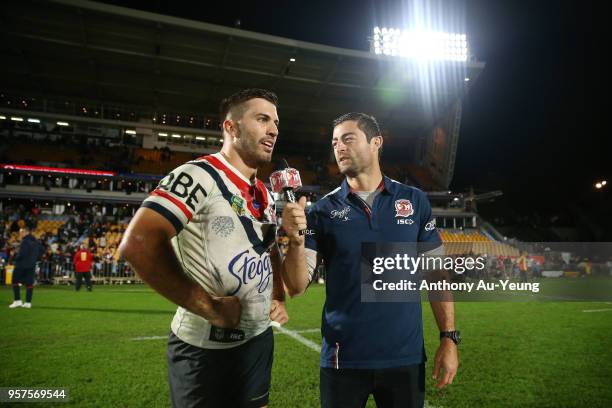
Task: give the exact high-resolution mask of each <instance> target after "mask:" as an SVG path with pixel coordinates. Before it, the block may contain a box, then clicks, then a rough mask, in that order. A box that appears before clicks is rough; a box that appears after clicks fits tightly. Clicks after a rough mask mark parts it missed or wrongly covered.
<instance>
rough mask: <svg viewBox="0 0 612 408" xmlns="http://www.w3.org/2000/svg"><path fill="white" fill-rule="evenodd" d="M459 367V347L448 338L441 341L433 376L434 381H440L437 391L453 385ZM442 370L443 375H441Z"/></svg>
mask: <svg viewBox="0 0 612 408" xmlns="http://www.w3.org/2000/svg"><path fill="white" fill-rule="evenodd" d="M458 367H459V356H458V353H457V345H456V344H455V343H454V342H453V341H452V340H451V339H448V338H443V339H441V340H440V346H439V347H438V351H436V357H435V359H434V370H433V375H432V376H431V377H432V378H433V379H434V380H436V379H438V376H439V377H440V379H439V380H438V383H437V384H436V388H437V389H442V388H444V387H446V386H447V385H450V384H452V383H453V378H455V375H456V374H457V368H458ZM440 370H442V374H440Z"/></svg>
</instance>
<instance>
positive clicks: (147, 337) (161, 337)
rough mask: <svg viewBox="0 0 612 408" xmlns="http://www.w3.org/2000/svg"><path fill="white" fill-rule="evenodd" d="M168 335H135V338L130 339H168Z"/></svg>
mask: <svg viewBox="0 0 612 408" xmlns="http://www.w3.org/2000/svg"><path fill="white" fill-rule="evenodd" d="M167 338H168V336H145V337H134V338H133V339H130V340H136V341H140V340H161V339H167Z"/></svg>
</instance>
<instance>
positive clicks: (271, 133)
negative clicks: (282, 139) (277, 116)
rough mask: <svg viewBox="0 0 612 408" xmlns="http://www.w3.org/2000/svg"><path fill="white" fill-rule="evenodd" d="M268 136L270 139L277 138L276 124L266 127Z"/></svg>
mask: <svg viewBox="0 0 612 408" xmlns="http://www.w3.org/2000/svg"><path fill="white" fill-rule="evenodd" d="M268 135H269V136H272V137H277V136H278V126H276V123H272V125H271V126H268Z"/></svg>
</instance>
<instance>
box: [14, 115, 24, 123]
mask: <svg viewBox="0 0 612 408" xmlns="http://www.w3.org/2000/svg"><path fill="white" fill-rule="evenodd" d="M11 120H12V121H14V122H23V118H20V117H18V116H11Z"/></svg>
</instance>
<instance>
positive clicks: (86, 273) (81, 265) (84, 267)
mask: <svg viewBox="0 0 612 408" xmlns="http://www.w3.org/2000/svg"><path fill="white" fill-rule="evenodd" d="M72 262H73V264H74V275H75V278H76V284H75V290H76V291H77V292H78V291H79V290H81V284H82V282H83V278H85V285H86V286H87V291H88V292H91V265H92V263H93V254H92V253H91V252H90V251H89V249H87V246H86V245H85V244H81V247H80V249H79V250H78V251H77V252H76V253H75V254H74V258H73V260H72Z"/></svg>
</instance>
